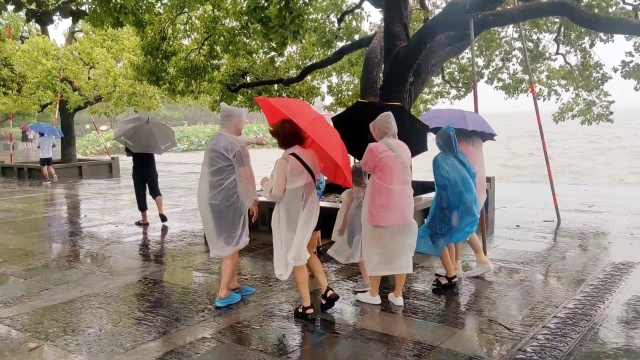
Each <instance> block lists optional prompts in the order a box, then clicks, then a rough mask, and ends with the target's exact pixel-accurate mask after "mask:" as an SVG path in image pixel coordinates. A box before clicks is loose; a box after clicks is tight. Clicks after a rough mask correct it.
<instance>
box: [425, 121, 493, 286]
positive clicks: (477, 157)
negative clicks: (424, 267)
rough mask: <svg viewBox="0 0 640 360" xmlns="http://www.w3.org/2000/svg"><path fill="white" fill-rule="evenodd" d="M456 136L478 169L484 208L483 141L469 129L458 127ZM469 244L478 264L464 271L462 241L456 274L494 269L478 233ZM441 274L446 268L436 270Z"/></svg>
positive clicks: (472, 274) (478, 273) (479, 194)
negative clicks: (461, 257) (461, 258)
mask: <svg viewBox="0 0 640 360" xmlns="http://www.w3.org/2000/svg"><path fill="white" fill-rule="evenodd" d="M455 133H456V138H457V139H458V148H459V149H460V152H462V154H463V155H464V156H465V157H466V158H467V160H469V163H471V166H473V169H474V170H475V171H476V196H477V198H478V206H479V207H480V209H481V210H482V207H483V206H484V204H485V201H486V200H487V180H486V171H485V166H484V152H483V149H482V147H483V142H482V139H480V137H479V136H477V135H474V134H473V133H471V132H469V131H468V130H462V129H456V130H455ZM467 242H468V244H469V246H470V247H471V249H472V250H473V253H474V254H475V256H476V266H475V267H474V268H473V269H472V270H471V271H469V272H466V273H463V272H462V263H461V261H460V255H461V253H462V251H461V250H462V243H457V244H455V259H456V261H455V264H454V265H455V270H456V275H460V274H462V275H464V276H466V277H478V276H483V275H485V274H487V273H490V272H492V271H493V265H492V264H491V261H490V260H489V258H487V256H486V255H485V254H484V250H483V249H482V242H481V241H480V239H479V238H478V235H477V234H476V233H473V234H471V236H470V237H469V239H468V240H467ZM436 274H437V275H439V276H444V275H446V273H445V270H444V269H440V270H437V271H436Z"/></svg>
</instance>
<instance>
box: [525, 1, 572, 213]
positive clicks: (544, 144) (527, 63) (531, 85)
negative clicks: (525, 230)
mask: <svg viewBox="0 0 640 360" xmlns="http://www.w3.org/2000/svg"><path fill="white" fill-rule="evenodd" d="M513 3H514V5H515V6H518V0H513ZM518 31H519V32H520V39H521V41H522V52H523V56H524V60H525V66H526V72H527V76H528V78H529V90H530V91H531V98H532V99H533V107H534V109H535V111H536V119H537V120H538V131H539V132H540V141H541V142H542V152H543V153H544V161H545V162H546V164H547V175H548V176H549V186H550V187H551V196H552V197H553V206H554V207H555V209H556V218H557V219H558V225H560V223H561V222H562V220H561V218H560V208H559V206H558V197H557V195H556V188H555V186H554V184H553V175H552V173H551V162H550V161H549V153H548V152H547V141H546V140H545V137H544V129H543V128H542V117H541V116H540V108H539V107H538V96H537V95H536V86H535V79H534V77H533V71H532V70H531V62H530V61H529V52H528V51H527V40H526V38H525V35H524V29H523V28H522V24H521V23H518Z"/></svg>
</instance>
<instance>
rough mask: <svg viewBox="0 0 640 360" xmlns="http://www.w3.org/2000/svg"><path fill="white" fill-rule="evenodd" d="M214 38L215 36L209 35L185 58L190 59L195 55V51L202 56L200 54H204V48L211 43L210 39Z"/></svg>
mask: <svg viewBox="0 0 640 360" xmlns="http://www.w3.org/2000/svg"><path fill="white" fill-rule="evenodd" d="M212 36H213V34H209V35H207V36H206V37H205V38H204V39H202V41H201V42H200V45H198V46H196V47H194V48H193V49H191V50H189V52H188V53H187V56H185V57H184V58H185V60H187V59H189V57H191V54H193V52H194V51H196V50H197V51H198V55H200V52H202V48H203V47H204V44H206V43H207V41H209V39H211V37H212Z"/></svg>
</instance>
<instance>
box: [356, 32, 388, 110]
mask: <svg viewBox="0 0 640 360" xmlns="http://www.w3.org/2000/svg"><path fill="white" fill-rule="evenodd" d="M383 58H384V27H382V28H380V29H378V32H376V35H375V37H374V38H373V41H372V42H371V45H369V48H368V49H367V52H366V54H365V55H364V62H363V63H362V73H361V75H360V98H361V99H362V100H367V101H378V100H380V80H381V77H380V76H381V75H382V62H383Z"/></svg>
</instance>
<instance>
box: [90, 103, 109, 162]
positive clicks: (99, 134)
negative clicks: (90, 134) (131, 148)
mask: <svg viewBox="0 0 640 360" xmlns="http://www.w3.org/2000/svg"><path fill="white" fill-rule="evenodd" d="M89 116H91V121H93V127H94V128H96V131H97V132H98V136H100V141H101V142H102V146H104V151H106V152H107V155H109V158H111V152H110V151H109V148H108V147H107V143H106V142H105V141H104V138H103V137H102V133H101V132H100V129H99V128H98V124H96V120H95V119H94V118H93V115H91V114H89Z"/></svg>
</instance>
